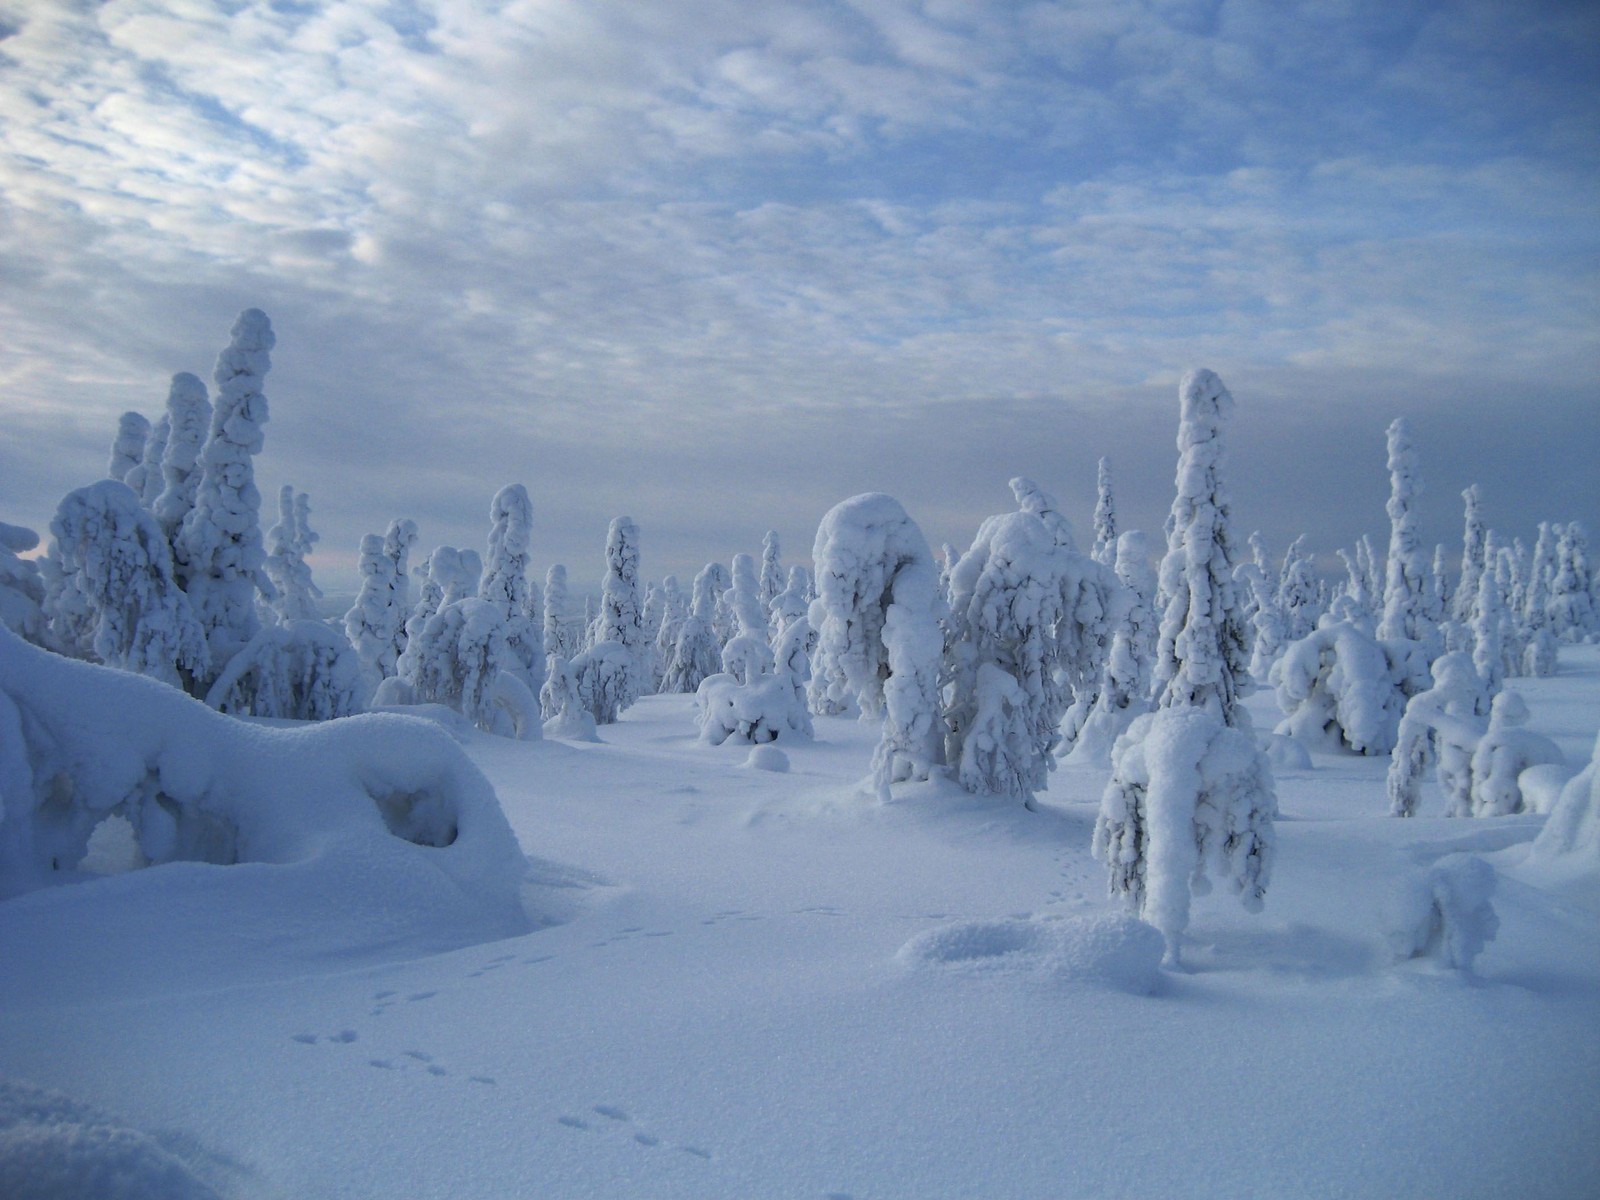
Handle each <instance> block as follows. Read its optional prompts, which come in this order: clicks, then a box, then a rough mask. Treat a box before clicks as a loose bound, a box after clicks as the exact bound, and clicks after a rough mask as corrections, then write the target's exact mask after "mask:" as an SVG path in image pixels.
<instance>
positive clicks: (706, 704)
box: [695, 618, 813, 746]
mask: <svg viewBox="0 0 1600 1200" xmlns="http://www.w3.org/2000/svg"><path fill="white" fill-rule="evenodd" d="M812 641H813V637H812V633H811V626H810V625H809V623H807V622H806V621H805V620H804V619H803V618H802V619H801V620H800V621H798V622H795V623H794V624H792V625H791V626H790V627H789V628H788V630H786V631H785V633H784V635H783V637H782V638H781V639H780V640H779V643H778V653H777V655H776V656H775V655H774V654H773V652H772V651H771V650H770V649H768V648H767V644H766V643H765V642H763V641H761V640H760V639H758V638H755V637H750V636H741V637H736V638H734V639H733V640H732V641H731V642H729V643H728V644H727V646H725V647H724V648H723V651H722V665H723V670H722V672H721V673H719V674H716V675H710V676H707V677H706V678H705V679H704V680H702V681H701V683H700V687H699V690H698V692H697V693H696V696H695V706H696V708H697V709H698V710H699V720H700V740H701V741H703V742H707V743H709V744H711V745H713V746H720V745H722V743H723V742H725V741H727V740H728V739H729V738H734V739H736V740H738V741H743V742H751V743H755V744H757V745H761V744H765V743H767V742H774V741H777V740H778V739H779V738H780V737H781V738H783V739H784V740H785V741H793V740H794V739H795V738H796V737H800V738H807V739H809V738H810V737H811V735H812V726H811V713H810V712H809V710H808V709H807V707H806V683H807V681H808V680H809V678H810V674H811V660H810V654H809V646H810V643H811V642H812Z"/></svg>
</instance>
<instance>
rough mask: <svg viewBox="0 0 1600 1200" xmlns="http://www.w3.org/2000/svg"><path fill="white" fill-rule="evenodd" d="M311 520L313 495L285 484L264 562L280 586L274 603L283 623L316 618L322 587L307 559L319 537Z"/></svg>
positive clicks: (275, 586)
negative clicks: (312, 572) (316, 580)
mask: <svg viewBox="0 0 1600 1200" xmlns="http://www.w3.org/2000/svg"><path fill="white" fill-rule="evenodd" d="M310 521H311V499H310V497H309V496H307V495H306V494H305V493H304V492H300V493H298V494H297V493H296V492H295V490H294V488H293V487H292V486H291V485H289V484H287V483H286V484H284V485H283V487H282V488H281V489H280V490H279V492H278V523H277V524H276V525H274V526H273V527H272V528H271V529H269V530H267V557H266V561H265V562H264V563H262V569H263V570H264V571H266V573H267V578H268V579H270V580H272V586H273V587H274V588H276V589H277V593H278V594H277V598H276V599H275V600H274V601H273V602H272V607H273V609H274V611H276V612H277V614H278V620H279V622H280V623H285V624H286V623H288V622H289V621H314V620H316V619H317V601H318V600H320V599H322V589H321V588H319V587H318V586H317V585H316V584H315V583H313V582H312V580H311V564H310V563H308V562H306V556H307V555H309V554H310V553H311V549H312V547H313V546H315V545H316V543H317V541H318V535H317V534H316V533H314V532H312V529H311V524H310Z"/></svg>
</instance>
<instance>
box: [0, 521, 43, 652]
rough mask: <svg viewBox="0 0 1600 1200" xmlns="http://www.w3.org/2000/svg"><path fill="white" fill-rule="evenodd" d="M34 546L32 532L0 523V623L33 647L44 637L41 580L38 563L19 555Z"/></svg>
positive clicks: (37, 536) (35, 546) (36, 542)
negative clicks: (31, 643)
mask: <svg viewBox="0 0 1600 1200" xmlns="http://www.w3.org/2000/svg"><path fill="white" fill-rule="evenodd" d="M38 545H39V535H38V534H37V533H35V532H34V531H33V530H31V529H27V528H25V527H23V526H21V525H8V524H6V523H5V522H4V521H0V624H4V625H5V626H6V627H7V628H8V629H10V630H11V631H12V632H13V633H15V634H17V635H18V636H19V637H22V638H25V639H27V640H28V641H30V642H33V643H34V644H35V645H39V644H42V643H43V641H44V636H45V619H44V579H43V577H42V576H41V575H40V573H39V564H38V563H36V562H34V561H33V560H32V559H27V558H23V557H21V556H22V555H23V554H26V553H27V552H28V551H30V550H33V549H35V548H37V547H38Z"/></svg>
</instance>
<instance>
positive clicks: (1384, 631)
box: [1378, 417, 1433, 641]
mask: <svg viewBox="0 0 1600 1200" xmlns="http://www.w3.org/2000/svg"><path fill="white" fill-rule="evenodd" d="M1421 494H1422V473H1421V470H1420V468H1419V465H1418V459H1417V452H1416V448H1415V447H1414V446H1413V445H1412V442H1411V427H1410V425H1408V424H1407V423H1406V420H1405V418H1404V417H1400V418H1397V419H1396V420H1395V421H1394V422H1393V424H1391V425H1390V426H1389V504H1388V513H1389V558H1388V574H1387V577H1386V578H1385V580H1384V588H1383V619H1382V620H1381V621H1379V622H1378V636H1379V637H1380V638H1385V639H1395V638H1408V639H1410V640H1411V641H1425V640H1427V639H1429V638H1431V637H1432V636H1433V629H1432V627H1431V625H1430V623H1429V621H1428V615H1427V593H1428V563H1427V560H1426V559H1425V558H1424V557H1423V550H1422V538H1421V535H1420V534H1419V533H1418V532H1417V517H1416V513H1415V512H1414V511H1413V509H1414V507H1415V505H1416V501H1417V497H1418V496H1420V495H1421Z"/></svg>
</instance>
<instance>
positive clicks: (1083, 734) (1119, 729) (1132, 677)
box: [1070, 624, 1150, 766]
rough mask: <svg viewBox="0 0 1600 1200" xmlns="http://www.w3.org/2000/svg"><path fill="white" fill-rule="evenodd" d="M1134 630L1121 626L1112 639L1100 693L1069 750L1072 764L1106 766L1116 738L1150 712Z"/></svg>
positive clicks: (1146, 677)
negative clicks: (1135, 647) (1136, 652)
mask: <svg viewBox="0 0 1600 1200" xmlns="http://www.w3.org/2000/svg"><path fill="white" fill-rule="evenodd" d="M1133 630H1134V627H1133V626H1132V625H1131V624H1128V625H1124V626H1123V628H1121V629H1119V630H1117V633H1116V636H1115V637H1113V638H1112V639H1111V653H1110V655H1109V657H1107V659H1106V667H1105V673H1104V675H1103V676H1102V677H1101V681H1100V690H1099V692H1098V694H1097V695H1096V696H1095V700H1094V704H1093V706H1092V707H1091V708H1090V710H1089V713H1088V716H1087V717H1085V718H1084V721H1083V727H1082V729H1080V730H1079V732H1078V739H1077V742H1076V743H1075V744H1074V745H1073V747H1072V753H1071V756H1070V757H1071V760H1072V761H1073V762H1076V763H1094V764H1095V765H1097V766H1109V765H1110V763H1111V751H1112V748H1113V747H1114V746H1115V745H1116V742H1117V739H1118V738H1119V737H1121V736H1122V735H1123V734H1124V733H1126V732H1127V730H1128V726H1130V725H1132V724H1133V722H1134V721H1135V720H1136V719H1137V718H1139V717H1141V716H1143V715H1144V714H1145V713H1147V712H1149V711H1150V700H1149V686H1148V685H1149V668H1148V664H1146V663H1142V662H1140V661H1139V659H1138V657H1137V656H1136V654H1135V652H1134V644H1135V634H1134V631H1133Z"/></svg>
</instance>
